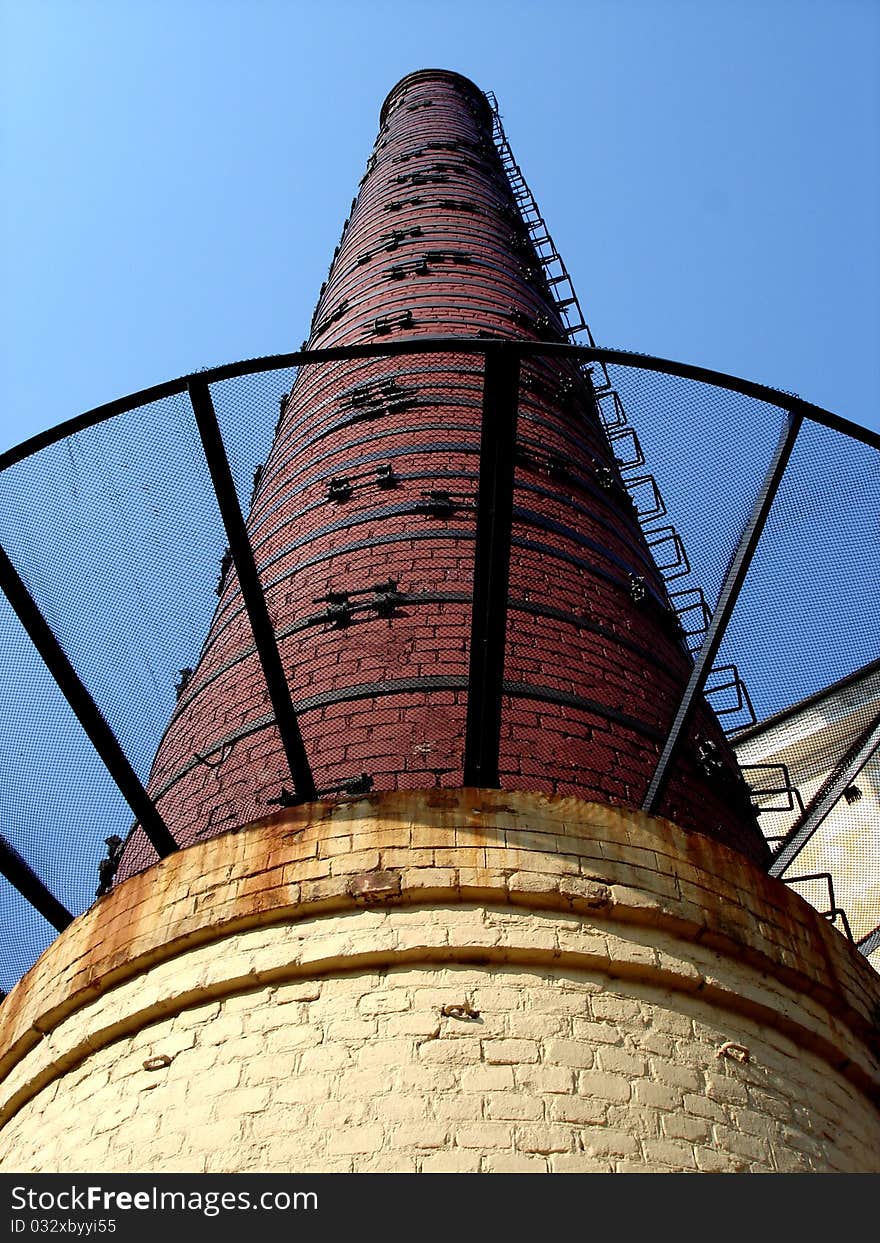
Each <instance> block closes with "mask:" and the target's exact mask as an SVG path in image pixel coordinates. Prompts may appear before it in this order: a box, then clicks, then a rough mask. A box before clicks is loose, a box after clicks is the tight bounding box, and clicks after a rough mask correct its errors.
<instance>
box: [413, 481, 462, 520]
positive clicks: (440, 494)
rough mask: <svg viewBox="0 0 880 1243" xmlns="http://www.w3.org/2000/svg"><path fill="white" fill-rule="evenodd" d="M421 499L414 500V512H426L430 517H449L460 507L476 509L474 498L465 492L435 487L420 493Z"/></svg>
mask: <svg viewBox="0 0 880 1243" xmlns="http://www.w3.org/2000/svg"><path fill="white" fill-rule="evenodd" d="M422 498H423V499H422V500H420V501H416V504H415V512H416V513H417V514H428V515H430V516H431V517H432V518H451V517H452V515H453V514H455V513H457V512H458V510H460V509H476V507H477V502H476V498H475V497H473V496H469V495H468V494H467V493H466V492H447V491H445V490H444V489H440V488H435V489H433V490H432V491H430V492H423V493H422Z"/></svg>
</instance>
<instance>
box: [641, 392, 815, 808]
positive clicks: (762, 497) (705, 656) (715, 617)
mask: <svg viewBox="0 0 880 1243" xmlns="http://www.w3.org/2000/svg"><path fill="white" fill-rule="evenodd" d="M802 422H803V417H802V415H801V414H799V413H797V412H795V411H789V412H788V414H787V416H786V421H785V426H784V427H783V429H782V435H781V436H780V438H779V443H778V444H777V446H776V450H775V452H774V454H773V459H772V461H771V462H770V465H769V467H768V468H767V472H766V474H765V476H764V481H763V483H762V485H761V490H760V492H759V493H758V496H757V499H756V501H755V504H754V506H753V508H752V512H751V514H750V516H749V519H748V521H747V522H746V525H745V527H744V529H743V533H742V535H741V537H740V541H739V545H738V547H737V550H736V552H735V553H734V555H733V559H732V560H731V562H730V565H729V566H728V569H727V574H726V575H725V578H724V582H723V584H722V586H721V591H720V592H719V595H718V603H717V604H716V606H715V611H714V613H713V614H712V621H711V622H710V623H709V628H708V630H707V631H706V637H705V639H704V640H703V646H702V647H701V648H700V650H699V653H698V654H697V659H696V663H695V664H694V667H693V670H692V672H691V676H690V678H689V679H688V684H687V687H686V688H685V692H684V695H683V697H682V700H681V703H680V704H679V705H678V711H677V712H676V714H675V719H674V721H673V722H672V726H671V728H670V730H669V734H668V736H667V738H666V743H665V745H664V747H663V752H662V754H661V756H660V759H659V761H658V762H657V767H656V769H655V770H654V775H653V777H652V778H651V784H650V785H649V787H648V793H647V795H646V796H645V801H644V803H643V804H642V810H643V811H646V812H652V811H655V810H656V808H657V805H658V803H659V802H660V799H661V797H662V795H663V792H664V790H665V788H666V783H667V781H668V780H669V775H670V772H671V769H672V763H673V761H674V759H675V757H676V756H677V754H678V750H679V748H680V746H681V744H682V742H683V740H684V736H685V731H686V730H687V727H688V725H689V724H690V721H691V718H692V716H693V714H694V710H695V709H696V707H697V704H698V703H699V699H700V695H701V694H702V692H703V688H704V686H705V685H706V679H707V678H708V676H709V674H710V673H711V671H712V667H713V665H714V664H715V657H716V656H717V655H718V650H719V648H720V647H721V643H722V640H723V639H724V633H725V631H726V629H727V624H728V622H729V621H730V618H731V615H732V614H733V610H734V606H735V605H736V601H737V598H738V597H739V593H740V589H741V588H742V585H743V582H744V581H745V577H746V574H747V573H748V569H749V566H750V565H751V563H752V558H753V556H754V555H755V549H756V548H757V547H758V541H759V540H760V538H761V532H762V531H763V530H764V526H765V524H766V522H767V517H768V515H769V513H770V509H771V506H772V505H773V501H774V499H775V497H776V493H777V492H778V490H779V485H780V483H781V482H782V476H783V474H784V472H785V468H786V466H787V464H788V459H789V458H790V457H791V451H792V449H793V448H794V442H795V439H796V438H797V434H798V431H799V430H800V427H801V423H802Z"/></svg>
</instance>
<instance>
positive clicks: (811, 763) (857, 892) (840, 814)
mask: <svg viewBox="0 0 880 1243" xmlns="http://www.w3.org/2000/svg"><path fill="white" fill-rule="evenodd" d="M878 711H880V668H875V667H874V666H869V669H868V670H867V671H865V673H864V675H862V676H856V677H854V678H847V679H844V681H843V682H842V683H838V684H836V685H835V686H832V687H829V688H828V689H827V690H825V691H823V692H822V693H821V694H819V695H816V696H813V697H812V698H811V699H810V700H808V701H806V702H805V703H804V704H802V705H800V706H797V707H796V708H795V709H794V710H792V711H789V712H785V713H780V714H779V716H778V717H774V718H771V719H770V720H769V721H767V722H762V723H761V724H759V725H758V726H757V727H752V728H751V729H749V730H748V731H746V732H745V734H744V735H743V736H742V737H741V738H737V739H734V740H733V744H734V748H735V750H736V753H737V758H738V759H739V761H740V763H742V764H785V765H786V767H787V768H788V771H789V775H790V777H791V781H792V784H793V785H794V786H795V787H796V788H797V789H798V791H799V792H800V795H801V799H802V800H803V803H804V805H805V806H808V805H809V803H810V800H811V799H812V798H813V797H814V795H815V794H816V793H817V792H818V791H819V790H820V789H821V787H822V785H823V784H824V782H825V780H826V779H827V778H828V776H829V775H830V774H831V773H832V772H833V771H834V770H835V768H836V767H837V764H838V762H839V760H840V758H841V756H842V755H843V754H844V753H845V752H846V750H847V748H848V746H849V745H850V744H851V743H852V741H853V739H854V738H857V737H858V736H859V735H860V734H861V733H862V732H863V731H864V729H865V726H866V724H867V722H868V721H869V720H870V719H871V717H872V716H874V715H876V713H877V712H878ZM755 801H756V803H757V805H758V806H760V805H761V804H762V802H763V803H764V805H768V804H772V803H773V802H774V800H772V799H764V800H761V799H760V798H757V799H756V800H755ZM775 802H776V803H777V804H778V803H779V799H778V798H777V799H776V800H775ZM792 823H793V816H792V814H790V813H789V814H784V815H781V814H777V813H772V812H771V813H766V814H764V815H763V816H762V828H763V829H764V831H765V833H767V834H771V833H784V832H785V831H786V829H787V828H789V827H790V825H791V824H792ZM878 860H880V753H877V752H875V754H874V755H873V756H872V757H871V759H870V760H869V761H868V763H867V764H866V765H865V767H864V768H863V769H862V771H861V772H860V773H859V775H858V776H857V777H856V779H855V781H854V782H853V786H852V787H851V795H850V799H849V800H848V799H846V798H842V799H840V800H839V801H838V802H837V804H836V805H835V807H834V809H833V810H832V811H831V813H830V814H829V815H828V816H827V817H826V819H825V820H824V821H823V822H822V824H821V826H820V828H819V829H818V831H817V832H816V833H815V835H814V836H813V837H812V838H811V839H810V841H808V842H807V844H806V845H805V846H804V848H803V850H802V851H801V852H800V854H799V855H798V857H797V859H796V860H795V861H794V863H793V864H792V865H791V867H790V868H788V869H787V870H786V876H787V877H788V876H792V877H795V876H803V875H809V874H811V873H814V872H831V874H832V877H833V882H834V894H835V898H836V899H837V902H838V904H839V905H840V906H842V907H843V908H844V910H845V911H846V914H847V917H848V919H849V922H850V925H851V928H852V933H853V936H854V938H855V939H856V940H857V941H858V940H860V939H861V938H862V937H866V936H867V935H868V934H869V933H871V932H873V931H874V929H875V928H876V927H877V925H878V923H880V868H878V864H877V861H878ZM798 889H799V892H801V893H802V894H803V896H804V897H805V898H806V899H807V900H808V901H809V902H811V903H812V904H813V905H814V906H816V907H817V909H818V910H827V908H828V889H827V886H826V885H825V884H822V883H820V882H817V881H808V882H804V883H802V884H799V886H798ZM868 958H869V960H870V961H871V962H872V963H873V965H874V967H875V968H876V969H877V970H878V971H880V940H878V944H877V945H876V947H875V948H874V950H873V952H871V953H870V954H869V955H868Z"/></svg>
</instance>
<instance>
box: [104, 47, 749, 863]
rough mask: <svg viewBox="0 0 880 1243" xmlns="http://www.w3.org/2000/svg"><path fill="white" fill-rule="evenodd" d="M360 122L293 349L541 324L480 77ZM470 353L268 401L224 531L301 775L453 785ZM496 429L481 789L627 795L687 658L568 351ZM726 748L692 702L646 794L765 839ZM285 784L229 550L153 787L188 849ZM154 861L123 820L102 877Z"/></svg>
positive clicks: (546, 327)
mask: <svg viewBox="0 0 880 1243" xmlns="http://www.w3.org/2000/svg"><path fill="white" fill-rule="evenodd" d="M380 120H381V128H380V130H379V135H378V137H377V140H376V143H375V147H374V149H373V153H372V154H371V156H370V158H369V160H368V162H367V170H366V173H365V175H364V177H363V178H362V181H361V186H360V190H359V193H358V196H357V198H356V200H355V201H354V202H353V204H352V209H351V215H350V217H349V219H348V220H347V221H346V224H345V227H344V229H343V235H342V240H341V242H340V245H339V246H338V247H337V250H336V253H335V255H334V258H333V262H332V264H331V268H330V273H329V276H328V279H327V282H326V284H325V285H324V287H323V288H322V290H321V296H320V299H319V301H318V306H317V308H316V311H315V316H314V319H313V324H312V331H311V336H310V338H309V341H308V346H309V348H310V349H318V348H325V347H329V346H339V345H349V344H364V343H370V342H372V343H375V344H376V345H380V344H382V343H383V342H385V341H389V340H390V341H400V340H405V339H411V338H419V337H424V336H432V337H438V336H463V337H472V338H473V337H478V336H480V335H483V336H486V337H496V338H497V337H505V338H515V339H526V340H545V341H562V340H565V334H564V329H563V326H562V323H561V321H560V318H559V314H558V312H557V310H556V308H555V305H554V303H553V299H552V295H551V292H550V290H549V289H548V286H547V284H546V280H545V277H544V275H543V271H542V269H541V266H540V264H539V262H538V260H537V258H536V255H535V252H534V248H533V246H532V244H531V242H530V240H529V238H528V234H527V232H526V230H525V228H524V226H523V223H522V219H521V216H520V214H519V212H518V209H517V207H516V205H515V202H514V200H513V197H512V194H511V190H510V187H509V185H508V182H507V179H506V176H505V174H504V171H503V169H502V167H501V163H500V160H499V157H498V155H497V153H496V150H495V147H494V144H493V141H492V117H491V112H490V109H489V106H488V104H487V101H486V99H485V97H484V96H483V95H482V93H481V92H480V91H479V90H478V89H477V87H475V86H474V85H473V84H472V83H471V82H469V81H468V80H467V79H466V78H463V77H461V76H460V75H458V74H455V73H450V72H446V71H442V70H422V71H419V72H417V73H413V74H410V75H409V76H408V77H406V78H404V79H403V80H402V81H401V82H399V83H398V84H397V86H396V87H395V88H394V89H393V90H392V92H391V94H390V95H389V96H388V98H387V100H386V101H385V104H384V105H383V108H382V112H381V118H380ZM482 367H483V363H482V359H481V357H480V356H478V355H466V354H458V355H456V354H455V352H454V350H453V349H450V350H449V352H448V353H445V352H444V353H443V354H433V355H421V356H418V355H407V356H398V357H394V358H385V359H377V360H371V361H368V362H364V361H355V362H353V361H346V362H337V363H332V364H321V365H316V366H310V367H304V368H302V369H301V370H300V373H299V376H298V379H297V381H296V383H295V384H294V387H293V390H292V392H291V393H290V394H289V395H288V396H287V397H286V398H285V399H284V400H283V402H282V408H281V415H280V418H279V421H278V427H277V432H276V436H275V441H274V444H273V446H272V450H271V453H270V455H269V459H268V461H267V462H266V465H265V468H264V470H263V472H262V475H261V478H260V481H259V487H258V490H257V493H256V495H255V497H254V500H253V502H252V507H251V511H250V515H249V517H248V530H249V533H250V537H251V542H252V545H253V548H254V554H255V558H256V562H257V566H258V568H259V572H260V575H261V580H262V583H263V586H264V589H265V592H266V598H267V603H268V608H269V612H270V615H271V617H272V620H273V624H274V626H275V629H276V634H277V636H278V640H279V648H280V652H281V656H282V660H283V663H284V667H285V669H286V670H287V672H288V676H289V682H290V687H291V693H292V696H293V700H294V703H295V705H296V706H297V708H298V710H299V713H300V716H299V719H300V726H301V730H302V734H303V738H304V741H305V745H306V748H307V752H308V755H309V759H310V762H311V765H312V769H313V773H314V777H315V782H316V785H317V787H318V790H319V792H320V791H322V790H327V789H329V788H331V787H334V786H339V785H340V783H345V782H348V781H351V780H352V779H356V778H358V777H359V776H360V775H361V774H366V775H367V776H368V777H369V778H370V779H371V781H372V786H373V788H374V789H376V790H391V789H420V788H426V787H434V786H460V785H462V784H463V767H462V758H463V747H464V731H465V714H466V705H467V675H468V660H469V654H468V647H469V634H470V622H471V603H470V600H471V593H472V582H473V562H474V533H475V500H476V493H477V480H478V471H479V448H480V422H481V407H482ZM518 447H519V455H518V467H517V477H516V490H515V498H514V505H515V518H514V528H513V546H512V556H511V582H510V605H509V610H510V611H509V615H508V642H507V651H506V667H505V679H506V690H507V694H506V696H505V699H504V710H503V718H502V738H501V757H500V775H501V783H502V786H503V787H505V788H511V789H534V790H541V791H548V792H558V793H560V794H567V795H576V796H580V797H582V798H585V799H591V800H598V801H600V802H606V803H615V804H622V805H629V806H638V805H639V804H640V803H641V801H642V799H643V798H644V795H645V791H646V788H647V784H648V781H649V779H650V775H651V773H652V772H653V769H654V766H655V765H656V762H657V758H658V755H659V750H660V746H661V743H662V738H663V736H664V731H665V730H666V729H668V726H669V723H670V721H671V719H672V716H673V714H674V711H675V708H676V705H677V704H678V702H679V700H680V698H681V694H682V691H683V688H684V686H685V683H686V681H687V678H688V674H689V670H690V667H691V665H690V660H689V658H688V656H687V655H686V653H685V650H684V648H683V646H682V641H681V638H680V636H679V634H678V632H677V630H676V627H675V624H674V621H675V619H674V615H673V614H672V613H671V610H670V609H669V607H668V601H667V597H666V590H665V586H664V582H663V579H662V577H661V575H660V574H659V572H658V571H657V569H656V566H655V564H654V562H653V560H652V557H651V554H650V552H649V550H648V548H647V545H646V543H645V540H644V536H643V534H642V531H641V529H640V527H639V524H638V522H637V520H636V516H635V513H634V510H633V507H632V504H631V503H630V501H629V499H628V494H627V493H626V491H625V489H624V488H623V487H622V486H621V485H620V481H619V476H618V473H617V470H616V467H615V462H614V457H613V454H612V453H611V451H610V449H609V445H608V442H607V440H606V438H605V434H604V432H603V430H602V428H601V424H600V421H599V418H598V414H597V410H596V404H595V399H594V397H593V395H592V389H591V387H590V383H589V377H586V378H585V377H584V375H582V373H581V371H580V370H579V369H577V368H576V367H575V366H574V365H573V364H572V363H569V362H554V361H549V360H548V361H541V360H537V359H535V360H527V361H525V362H524V363H523V366H522V373H521V403H520V423H519V446H518ZM383 585H384V586H383ZM713 768H714V769H715V770H716V771H714V772H713V771H712V770H713ZM735 772H736V769H735V764H734V761H733V758H732V755H731V753H730V750H729V748H728V746H727V744H726V743H725V741H724V737H723V735H722V732H721V730H720V728H719V726H718V723H717V721H716V719H715V718H714V716H713V714H712V713H711V712H710V711H709V710H708V708H705V707H704V708H701V710H700V711H699V713H698V714H697V719H696V722H695V725H694V728H693V732H692V738H691V740H690V745H689V747H687V748H686V749H685V754H684V757H683V759H682V762H681V763H680V765H679V766H678V769H677V773H676V776H675V777H674V778H673V780H672V782H671V784H670V787H669V793H668V796H667V803H666V806H665V807H664V808H663V809H662V810H663V811H664V812H665V813H666V814H668V815H670V816H671V817H672V818H674V819H676V820H677V822H678V823H679V824H680V825H682V826H683V827H684V828H689V829H696V830H699V831H701V832H704V833H708V834H709V835H711V836H714V837H717V838H720V839H721V840H723V841H725V842H727V844H729V845H732V846H735V847H737V848H739V849H740V850H742V851H744V852H745V853H747V854H749V855H751V856H752V857H753V858H756V859H758V860H761V861H762V860H763V859H764V857H765V853H764V852H765V847H764V844H763V839H762V837H761V835H760V833H759V831H758V829H757V827H756V824H755V820H754V816H753V814H752V813H751V812H750V810H749V809H748V807H747V804H746V800H745V797H744V795H743V789H742V786H741V783H739V782H738V779H737V778H736V777H735V775H734V774H735ZM291 784H292V783H291V779H290V774H289V772H288V771H287V769H286V766H285V762H284V754H283V751H282V748H281V744H280V739H279V736H278V732H277V730H276V728H275V726H274V724H272V720H271V708H270V705H269V701H268V695H267V693H266V690H265V685H264V680H263V676H262V673H261V670H260V665H259V662H258V659H257V656H256V654H255V652H254V648H253V639H252V635H251V631H250V628H249V625H248V621H247V617H246V615H245V613H244V610H243V605H242V600H241V595H240V592H239V589H238V583H237V580H236V576H235V572H234V570H230V571H229V572H228V573H227V574H226V580H225V583H224V587H223V590H222V594H221V598H220V602H219V605H218V607H217V611H216V613H215V616H214V619H213V622H212V624H211V628H210V632H209V634H208V637H207V640H206V642H205V646H204V648H203V651H202V654H201V658H200V661H199V664H198V667H197V668H196V670H195V672H194V673H193V675H192V678H191V679H190V681H189V683H188V685H187V686H186V687H185V688H184V690H183V693H182V694H181V697H180V700H179V703H178V705H177V708H176V711H175V713H174V715H173V717H172V719H171V722H170V724H169V726H168V729H167V731H166V734H165V737H164V738H163V741H162V743H161V745H160V747H159V750H158V753H157V755H156V759H155V762H154V766H153V771H152V775H151V778H150V783H149V789H150V792H151V793H152V794H153V795H154V797H156V799H157V801H158V806H159V809H160V811H161V813H162V815H163V816H164V817H165V819H166V821H167V823H168V825H169V827H170V829H171V831H172V833H173V834H174V835H175V837H176V839H177V840H178V842H179V843H180V844H181V845H187V844H189V843H192V842H194V841H197V840H199V839H202V838H205V837H210V836H213V835H215V834H217V833H221V832H223V831H224V830H226V829H229V828H232V827H234V826H239V825H242V824H246V823H248V822H249V821H251V820H255V819H259V818H261V817H263V816H265V815H267V814H268V813H269V812H271V811H272V810H274V807H275V805H276V804H275V803H274V802H273V800H277V799H279V798H280V797H281V791H282V788H283V787H286V788H287V789H288V790H289V789H290V788H291ZM154 857H155V856H154V854H153V852H152V848H151V847H150V846H149V845H148V844H147V843H146V842H145V841H144V840H143V838H142V836H141V835H140V833H139V832H136V833H135V834H134V835H133V836H132V838H130V840H129V843H128V846H127V848H126V854H125V857H124V860H123V865H122V867H121V869H120V872H119V876H120V878H121V877H124V876H125V875H129V874H131V873H132V872H134V871H139V870H141V869H143V868H144V867H146V866H148V865H149V864H150V863H151V862H152V861H153V859H154Z"/></svg>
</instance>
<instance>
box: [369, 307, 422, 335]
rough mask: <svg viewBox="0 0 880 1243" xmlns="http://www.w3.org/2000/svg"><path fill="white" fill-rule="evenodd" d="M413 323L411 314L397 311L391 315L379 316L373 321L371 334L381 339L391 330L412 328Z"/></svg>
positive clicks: (408, 311) (407, 311)
mask: <svg viewBox="0 0 880 1243" xmlns="http://www.w3.org/2000/svg"><path fill="white" fill-rule="evenodd" d="M414 322H415V321H414V320H413V313H412V311H410V310H406V311H398V312H397V313H396V314H395V313H392V314H391V315H379V316H378V317H377V318H376V319H375V320H374V321H373V333H374V334H375V335H376V336H377V337H381V336H384V335H385V334H386V333H388V332H391V330H392V329H393V328H412V326H413V324H414Z"/></svg>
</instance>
